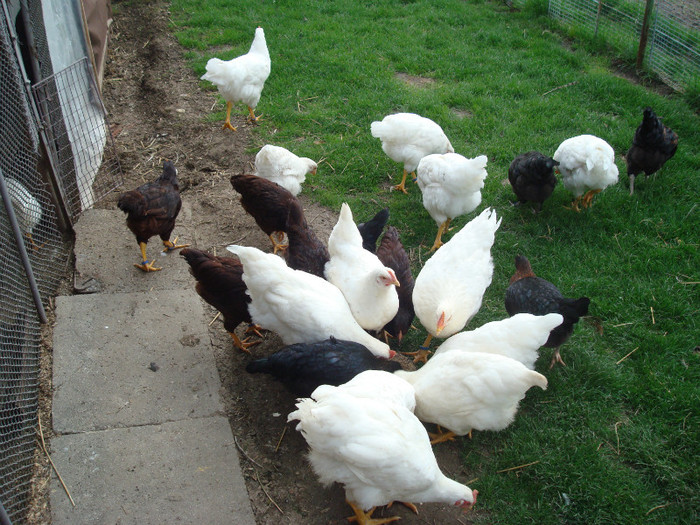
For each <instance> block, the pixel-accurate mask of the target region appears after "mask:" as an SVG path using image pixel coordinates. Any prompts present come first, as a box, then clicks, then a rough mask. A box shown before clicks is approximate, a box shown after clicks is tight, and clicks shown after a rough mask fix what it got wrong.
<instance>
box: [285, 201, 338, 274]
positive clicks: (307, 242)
mask: <svg viewBox="0 0 700 525" xmlns="http://www.w3.org/2000/svg"><path fill="white" fill-rule="evenodd" d="M285 230H286V232H287V241H288V246H287V249H286V250H285V251H284V258H285V260H286V261H287V266H289V267H290V268H293V269H294V270H302V271H304V272H307V273H311V274H313V275H316V276H317V277H320V278H321V279H325V276H324V275H323V268H324V267H325V266H326V263H327V262H328V261H329V260H330V257H331V256H330V255H329V254H328V248H326V245H325V244H323V242H322V241H321V240H320V239H319V238H318V236H317V235H316V233H315V232H314V231H313V230H312V229H311V227H310V226H309V225H308V223H307V222H306V218H305V217H304V211H303V210H302V208H301V205H300V204H299V202H298V201H297V202H296V203H291V205H290V206H289V212H288V214H287V223H286V225H285Z"/></svg>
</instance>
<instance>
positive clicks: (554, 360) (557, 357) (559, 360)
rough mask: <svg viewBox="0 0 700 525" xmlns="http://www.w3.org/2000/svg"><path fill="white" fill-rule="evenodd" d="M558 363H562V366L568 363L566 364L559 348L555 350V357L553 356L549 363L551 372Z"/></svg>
mask: <svg viewBox="0 0 700 525" xmlns="http://www.w3.org/2000/svg"><path fill="white" fill-rule="evenodd" d="M557 363H561V365H562V366H566V363H565V362H564V360H563V359H562V358H561V354H560V353H559V347H556V348H555V349H554V355H552V361H551V362H550V363H549V368H550V370H551V369H552V367H553V366H554V365H555V364H557Z"/></svg>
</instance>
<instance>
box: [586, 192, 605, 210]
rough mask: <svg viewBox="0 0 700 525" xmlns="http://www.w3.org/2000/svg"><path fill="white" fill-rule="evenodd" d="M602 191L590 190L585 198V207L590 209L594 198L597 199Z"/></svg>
mask: <svg viewBox="0 0 700 525" xmlns="http://www.w3.org/2000/svg"><path fill="white" fill-rule="evenodd" d="M601 191H602V190H590V191H588V192H587V193H586V194H585V195H584V196H583V207H584V208H590V207H591V204H593V197H595V196H596V195H597V194H598V193H600V192H601Z"/></svg>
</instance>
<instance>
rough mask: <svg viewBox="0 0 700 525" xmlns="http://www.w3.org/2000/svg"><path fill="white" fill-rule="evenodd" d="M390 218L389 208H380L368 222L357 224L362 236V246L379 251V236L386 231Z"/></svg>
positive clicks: (374, 251)
mask: <svg viewBox="0 0 700 525" xmlns="http://www.w3.org/2000/svg"><path fill="white" fill-rule="evenodd" d="M388 220H389V208H384V209H382V210H379V211H378V212H377V214H376V215H375V216H374V217H372V218H371V219H370V220H368V221H367V222H361V223H360V224H358V225H357V229H358V230H360V236H361V237H362V247H363V248H364V249H365V250H367V251H369V252H372V253H377V241H378V240H379V236H380V235H381V234H382V232H383V231H384V226H386V223H387V221H388Z"/></svg>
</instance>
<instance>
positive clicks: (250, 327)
mask: <svg viewBox="0 0 700 525" xmlns="http://www.w3.org/2000/svg"><path fill="white" fill-rule="evenodd" d="M260 330H262V326H260V325H259V324H255V323H251V324H250V325H248V328H246V329H245V333H246V334H249V333H251V332H252V333H254V334H255V335H257V336H258V337H262V336H263V335H262V333H260Z"/></svg>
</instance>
